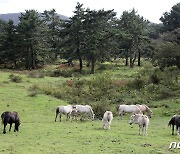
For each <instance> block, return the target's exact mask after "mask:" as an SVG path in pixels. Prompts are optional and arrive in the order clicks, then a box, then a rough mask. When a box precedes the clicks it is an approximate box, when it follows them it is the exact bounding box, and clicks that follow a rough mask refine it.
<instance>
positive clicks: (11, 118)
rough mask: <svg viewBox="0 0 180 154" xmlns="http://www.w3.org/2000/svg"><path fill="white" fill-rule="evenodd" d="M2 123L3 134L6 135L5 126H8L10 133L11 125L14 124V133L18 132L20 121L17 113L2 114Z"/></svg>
mask: <svg viewBox="0 0 180 154" xmlns="http://www.w3.org/2000/svg"><path fill="white" fill-rule="evenodd" d="M1 119H2V123H3V124H4V130H3V133H4V134H5V133H6V125H7V124H10V128H9V131H11V127H12V124H13V123H15V127H14V132H16V131H19V125H20V119H19V115H18V113H17V112H8V111H6V112H3V113H2V114H1Z"/></svg>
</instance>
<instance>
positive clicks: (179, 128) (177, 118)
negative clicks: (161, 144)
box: [168, 115, 180, 135]
mask: <svg viewBox="0 0 180 154" xmlns="http://www.w3.org/2000/svg"><path fill="white" fill-rule="evenodd" d="M171 125H172V135H174V126H175V125H176V132H177V135H180V115H174V116H173V117H172V118H171V120H170V121H169V123H168V126H171Z"/></svg>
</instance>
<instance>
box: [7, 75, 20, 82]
mask: <svg viewBox="0 0 180 154" xmlns="http://www.w3.org/2000/svg"><path fill="white" fill-rule="evenodd" d="M9 79H10V81H11V82H16V83H20V82H22V77H21V76H19V75H14V74H11V75H10V76H9Z"/></svg>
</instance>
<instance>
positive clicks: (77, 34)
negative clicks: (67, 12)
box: [61, 3, 84, 73]
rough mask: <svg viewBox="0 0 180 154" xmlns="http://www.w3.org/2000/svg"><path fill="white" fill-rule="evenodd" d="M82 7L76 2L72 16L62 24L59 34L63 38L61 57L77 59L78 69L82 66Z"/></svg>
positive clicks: (80, 69)
mask: <svg viewBox="0 0 180 154" xmlns="http://www.w3.org/2000/svg"><path fill="white" fill-rule="evenodd" d="M83 21H84V8H83V4H80V3H77V6H76V8H75V11H74V16H73V17H71V18H70V20H67V21H65V23H64V24H63V25H62V30H61V36H62V37H63V38H64V43H63V46H64V48H65V49H64V50H65V52H64V54H63V57H64V58H66V59H68V60H70V61H72V59H78V60H79V71H80V73H81V72H82V68H83V42H84V28H83Z"/></svg>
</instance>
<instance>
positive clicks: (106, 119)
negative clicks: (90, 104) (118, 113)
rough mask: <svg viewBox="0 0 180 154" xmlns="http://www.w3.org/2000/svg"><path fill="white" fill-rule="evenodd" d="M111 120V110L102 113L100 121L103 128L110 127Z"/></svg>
mask: <svg viewBox="0 0 180 154" xmlns="http://www.w3.org/2000/svg"><path fill="white" fill-rule="evenodd" d="M112 120H113V114H112V112H111V111H106V112H105V113H104V116H103V119H102V123H103V126H102V127H103V129H110V125H111V122H112Z"/></svg>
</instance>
